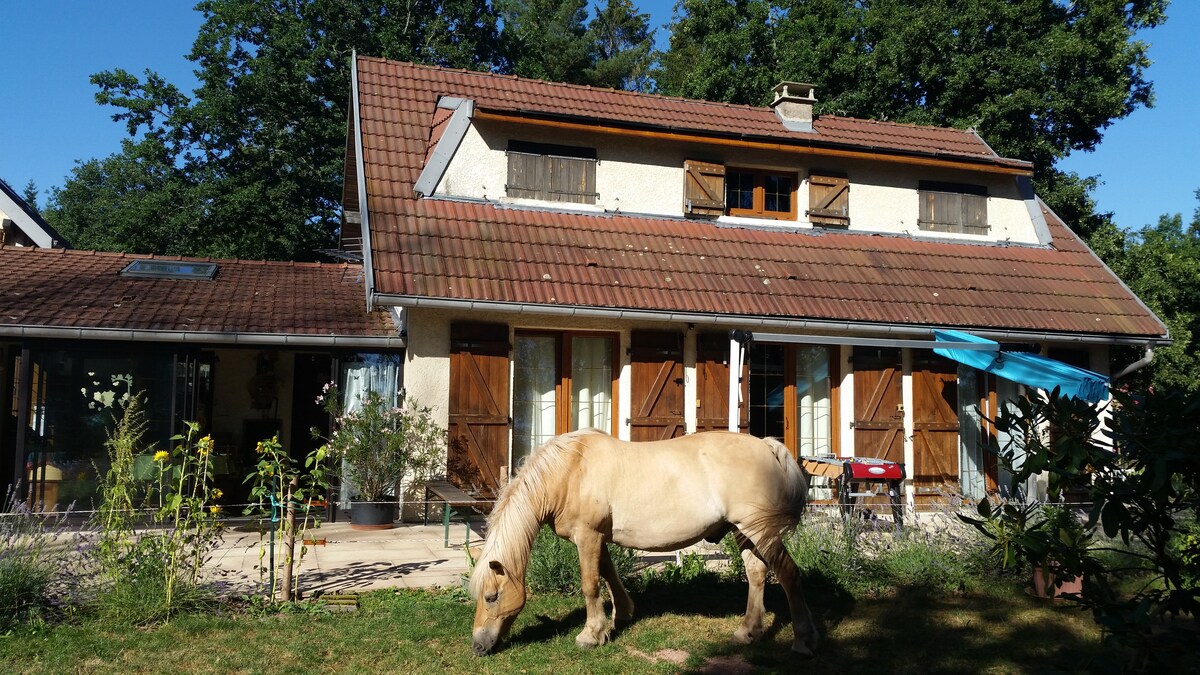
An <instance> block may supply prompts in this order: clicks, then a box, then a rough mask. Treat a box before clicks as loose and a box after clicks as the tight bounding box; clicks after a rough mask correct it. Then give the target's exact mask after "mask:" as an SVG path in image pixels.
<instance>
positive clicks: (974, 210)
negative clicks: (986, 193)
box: [962, 195, 988, 234]
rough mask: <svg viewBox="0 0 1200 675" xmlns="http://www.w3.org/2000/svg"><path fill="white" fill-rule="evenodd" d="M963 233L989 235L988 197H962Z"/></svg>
mask: <svg viewBox="0 0 1200 675" xmlns="http://www.w3.org/2000/svg"><path fill="white" fill-rule="evenodd" d="M962 231H963V232H964V233H966V234H987V233H988V220H987V197H981V196H979V195H963V196H962Z"/></svg>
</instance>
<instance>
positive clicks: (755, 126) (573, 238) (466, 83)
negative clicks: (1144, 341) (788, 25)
mask: <svg viewBox="0 0 1200 675" xmlns="http://www.w3.org/2000/svg"><path fill="white" fill-rule="evenodd" d="M359 92H360V110H361V115H362V128H363V148H364V155H365V157H364V160H365V162H364V165H365V170H366V180H367V193H368V211H369V214H370V216H369V217H370V228H371V242H372V260H373V267H374V270H375V275H376V279H375V282H376V290H377V291H378V292H379V293H382V294H385V295H396V296H414V297H428V298H437V299H450V300H481V301H491V302H501V303H533V304H547V305H564V306H566V305H574V306H584V307H606V308H623V309H634V310H651V311H663V312H688V313H699V314H725V315H740V316H747V317H773V318H781V319H815V320H831V321H851V322H865V323H900V324H919V325H942V326H957V327H967V328H971V327H974V328H980V329H994V330H1023V331H1039V332H1040V331H1046V332H1063V333H1082V334H1099V335H1111V336H1118V337H1133V336H1137V337H1142V336H1161V335H1164V334H1165V332H1166V329H1165V327H1164V326H1163V325H1162V324H1161V323H1160V322H1159V321H1158V320H1157V318H1155V317H1154V316H1153V314H1151V313H1150V312H1149V311H1148V310H1147V309H1146V308H1145V307H1144V306H1143V305H1142V304H1141V303H1140V302H1139V301H1138V300H1137V298H1136V297H1134V296H1133V294H1132V293H1131V292H1130V291H1129V290H1128V289H1127V288H1126V287H1125V286H1124V285H1123V284H1121V282H1120V281H1119V280H1118V279H1117V278H1116V276H1115V275H1113V273H1112V272H1111V271H1110V270H1108V268H1106V267H1105V266H1104V265H1103V264H1102V263H1101V262H1100V261H1099V259H1097V258H1096V257H1095V256H1094V255H1093V254H1092V253H1091V251H1090V250H1088V249H1087V247H1086V246H1084V245H1083V243H1082V242H1081V241H1080V240H1079V239H1078V238H1077V237H1076V236H1075V235H1074V234H1073V233H1072V232H1071V231H1070V230H1069V229H1068V228H1067V227H1066V226H1065V225H1064V224H1063V223H1061V222H1059V221H1058V220H1057V218H1055V217H1054V216H1053V214H1050V213H1047V220H1048V222H1049V226H1050V233H1051V237H1052V243H1051V246H1048V247H1032V246H1016V245H1013V246H1004V245H994V246H988V245H979V244H973V243H954V242H947V241H937V240H928V239H925V240H918V239H911V238H907V237H900V236H881V235H869V234H862V233H855V232H832V231H813V232H787V231H778V230H766V229H747V228H738V227H725V226H721V225H718V224H715V223H712V222H708V221H693V220H685V219H681V218H675V219H672V218H647V217H633V216H626V215H619V214H618V215H613V214H606V215H594V214H575V213H568V212H562V211H554V210H535V209H523V208H514V207H507V206H502V205H497V204H492V203H477V202H461V201H449V200H441V199H436V198H435V199H414V198H413V193H412V183H413V182H414V181H415V180H416V177H417V175H418V173H419V171H420V167H421V165H422V163H423V161H424V158H425V154H426V143H427V139H429V137H430V130H431V128H432V127H433V126H434V111H435V105H436V101H437V99H438V97H440V96H445V95H449V96H459V97H463V98H470V99H473V100H475V102H476V105H478V106H480V107H481V108H489V107H490V108H493V109H507V110H513V111H520V112H537V113H556V114H558V113H561V114H564V115H565V114H572V115H580V114H585V115H591V116H594V117H596V118H601V119H603V120H605V121H617V122H629V121H635V120H638V121H643V122H645V123H647V124H665V123H666V120H668V119H670V120H673V125H674V126H676V127H681V128H682V127H686V128H688V129H693V130H698V131H728V130H729V129H730V128H738V129H746V130H747V133H764V134H765V133H770V134H772V135H773V136H786V135H788V134H791V133H792V132H787V131H783V130H782V127H781V125H780V124H779V122H778V121H777V120H775V117H774V113H773V112H771V111H770V110H768V109H758V108H747V107H743V106H728V105H723V104H711V103H703V102H697V101H684V100H679V99H670V98H663V97H657V96H646V95H640V94H631V93H626V92H614V91H609V90H592V89H588V88H585V87H576V86H573V85H555V84H548V83H544V82H532V81H527V80H519V79H515V78H510V77H504V76H496V75H487V74H479V73H468V72H463V71H450V70H442V69H436V68H429V67H423V66H414V65H411V64H401V63H393V62H388V61H381V60H376V59H360V60H359ZM764 111H765V112H764ZM821 119H822V121H819V122H818V124H817V128H818V130H819V132H820V133H821V134H822V135H825V134H826V133H828V134H831V135H835V136H836V137H837V138H838V139H840V140H839V142H845V143H854V144H858V145H862V146H865V145H871V144H874V145H875V146H876V147H888V148H891V149H895V150H906V151H917V150H919V151H922V152H928V153H935V154H945V155H957V156H970V155H972V154H978V155H980V156H982V155H984V154H986V155H988V156H991V157H995V155H994V153H992V152H991V150H990V149H989V148H987V146H986V145H985V144H983V142H982V141H980V140H979V139H978V137H976V136H975V135H974V134H971V133H968V132H961V131H955V130H947V129H930V128H926V127H909V126H904V125H896V124H888V123H878V122H867V121H863V120H848V119H845V118H827V117H826V118H821ZM768 126H770V127H771V129H770V130H769V131H768V130H767V127H768Z"/></svg>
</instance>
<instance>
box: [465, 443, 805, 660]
mask: <svg viewBox="0 0 1200 675" xmlns="http://www.w3.org/2000/svg"><path fill="white" fill-rule="evenodd" d="M806 491H807V481H806V480H805V478H804V473H803V472H802V471H801V470H800V467H799V465H797V463H796V460H795V459H793V458H792V456H791V453H789V452H788V449H787V448H785V447H784V446H783V444H782V443H779V442H778V441H775V440H773V439H766V440H762V439H759V438H755V437H754V436H747V435H742V434H733V433H726V432H707V433H701V434H693V435H691V436H684V437H681V438H676V439H672V440H669V441H652V442H646V443H626V442H624V441H620V440H617V439H614V438H612V437H611V436H608V435H607V434H605V433H603V432H600V431H596V430H594V429H589V430H585V431H577V432H573V433H569V434H565V435H563V436H558V437H555V438H553V439H551V440H550V441H549V442H547V443H546V444H545V445H543V446H542V447H540V448H538V449H536V450H535V451H534V452H533V454H532V455H530V457H529V459H528V460H527V461H526V462H525V464H524V465H523V466H522V467H521V469H520V471H518V472H517V475H516V476H515V477H514V478H513V480H512V481H511V482H510V483H509V484H508V485H507V486H505V488H504V489H503V490H502V491H501V493H500V498H499V501H498V502H497V504H496V507H495V509H494V510H493V512H492V515H491V517H490V518H489V519H488V535H487V540H486V541H485V542H484V544H483V549H482V551H481V552H480V554H479V556H478V559H477V560H476V565H475V572H474V574H473V575H472V576H471V594H472V596H473V597H475V598H476V599H477V604H476V608H475V624H474V627H473V629H472V639H473V642H474V651H475V653H476V654H477V655H480V656H482V655H484V654H487V653H489V652H491V651H492V650H493V649H494V648H495V647H496V645H497V644H498V643H499V642H500V641H501V640H502V639H504V637H505V636H506V635H507V634H508V630H509V628H511V627H512V624H513V620H514V619H516V616H517V614H518V613H519V612H520V611H521V609H522V608H524V606H525V570H526V565H527V564H528V562H529V555H530V549H531V548H532V547H533V540H534V537H536V535H537V532H538V530H539V529H540V527H541V526H542V524H544V523H548V524H550V526H551V527H552V528H553V529H554V531H555V533H557V534H558V536H560V537H562V538H564V539H568V540H570V541H572V542H574V543H575V545H576V546H577V547H578V548H579V571H580V576H581V579H582V586H583V595H584V599H585V601H586V604H587V623H586V625H585V626H584V629H583V631H582V632H580V633H579V635H578V637H576V638H575V642H576V644H578V645H579V646H580V647H594V646H596V645H600V644H603V643H605V642H607V641H608V638H609V636H610V634H611V631H612V628H613V625H614V624H615V622H616V619H617V618H618V617H620V618H623V619H627V618H629V617H631V616H632V615H633V600H632V599H630V597H629V593H628V592H626V590H625V587H624V586H623V585H622V584H621V579H620V578H619V577H618V575H617V572H616V569H615V568H614V566H613V562H612V560H611V559H610V558H609V554H608V548H607V547H606V546H605V543H606V542H614V543H617V544H620V545H621V546H626V547H629V548H635V549H641V550H643V551H674V550H677V549H679V548H683V547H685V546H689V545H691V544H694V543H696V542H698V541H700V540H701V539H707V540H709V541H717V540H719V539H720V538H721V537H722V536H723V535H724V534H725V533H727V532H729V531H730V530H736V536H737V537H738V541H739V542H740V544H741V546H742V548H743V550H742V559H743V560H744V561H745V563H746V576H747V577H748V578H749V580H750V594H749V599H748V600H747V602H746V614H745V617H744V618H743V620H742V626H741V628H739V629H738V630H737V632H736V633H734V639H735V640H737V641H738V642H742V643H749V642H752V641H754V640H756V639H757V638H758V637H760V636H761V635H762V633H763V630H764V627H763V585H764V584H765V582H766V577H767V567H768V566H769V567H770V568H771V569H772V570H774V572H775V574H776V576H777V577H778V578H779V581H780V583H781V584H782V585H783V589H784V591H785V592H786V593H787V598H788V604H789V605H790V607H791V614H792V627H793V631H794V636H793V640H792V650H794V651H796V652H799V653H801V654H806V655H811V654H812V653H813V650H814V649H815V648H816V644H817V630H816V627H815V626H814V625H813V621H812V616H811V615H810V614H809V611H808V605H807V604H805V602H804V592H803V590H802V589H801V586H800V574H799V571H798V570H797V569H796V564H795V563H794V562H793V561H792V558H791V556H790V555H788V553H787V551H786V550H785V548H784V546H783V541H782V535H783V533H784V532H785V531H787V530H788V529H789V528H791V527H794V526H795V524H796V523H797V522H798V521H799V519H800V514H801V512H802V511H803V510H804V499H805V493H806ZM601 576H603V578H604V580H605V581H607V582H608V587H609V591H610V594H611V599H612V603H613V620H612V623H610V622H609V620H608V617H607V616H605V613H604V599H603V598H602V597H600V577H601Z"/></svg>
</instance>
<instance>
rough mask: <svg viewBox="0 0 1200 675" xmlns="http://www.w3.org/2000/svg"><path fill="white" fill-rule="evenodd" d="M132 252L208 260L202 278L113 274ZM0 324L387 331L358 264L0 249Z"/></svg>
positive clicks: (278, 332) (211, 330)
mask: <svg viewBox="0 0 1200 675" xmlns="http://www.w3.org/2000/svg"><path fill="white" fill-rule="evenodd" d="M139 258H153V259H156V260H188V261H203V262H216V263H217V265H218V269H217V274H216V277H215V278H213V279H212V280H202V281H191V280H181V279H146V278H133V277H124V276H121V275H120V274H119V273H120V271H121V270H122V269H123V268H124V267H125V266H126V265H128V264H129V263H130V262H131V261H133V260H135V259H139ZM0 270H3V272H2V273H0V279H3V283H0V333H2V332H4V328H5V327H15V326H26V327H28V326H34V327H54V328H83V329H116V330H131V331H184V332H189V333H221V334H270V335H302V336H314V337H315V336H357V337H394V336H395V335H396V329H395V327H394V326H393V325H392V322H391V320H390V319H389V318H388V316H387V314H386V313H385V312H380V311H374V312H370V313H368V312H367V311H366V299H365V294H364V292H363V283H362V267H361V266H360V265H353V264H332V265H331V264H319V263H280V262H262V261H251V260H214V259H208V258H178V257H167V256H135V255H127V254H119V253H96V252H92V251H70V250H63V249H53V250H50V249H35V248H17V247H11V246H6V247H0Z"/></svg>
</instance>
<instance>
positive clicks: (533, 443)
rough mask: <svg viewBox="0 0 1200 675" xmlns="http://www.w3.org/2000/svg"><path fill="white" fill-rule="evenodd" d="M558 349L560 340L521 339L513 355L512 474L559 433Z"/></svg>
mask: <svg viewBox="0 0 1200 675" xmlns="http://www.w3.org/2000/svg"><path fill="white" fill-rule="evenodd" d="M557 347H558V339H557V338H555V337H554V336H542V335H518V336H517V339H516V344H515V346H514V352H513V364H514V365H513V450H512V467H511V468H510V470H512V471H515V470H516V468H517V467H518V466H520V464H521V461H522V460H523V459H525V458H526V457H528V456H529V453H530V452H531V451H532V450H533V449H534V448H536V447H537V446H539V445H541V444H542V443H545V442H546V441H548V440H550V437H551V436H553V435H554V434H555V432H556V429H555V414H554V411H555V406H554V384H555V382H556V381H557V379H558V376H557V373H556V370H557V368H555V362H556V361H557V358H556V354H557V352H558V348H557Z"/></svg>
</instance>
